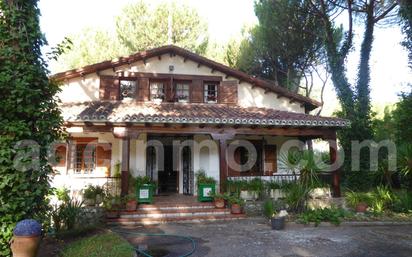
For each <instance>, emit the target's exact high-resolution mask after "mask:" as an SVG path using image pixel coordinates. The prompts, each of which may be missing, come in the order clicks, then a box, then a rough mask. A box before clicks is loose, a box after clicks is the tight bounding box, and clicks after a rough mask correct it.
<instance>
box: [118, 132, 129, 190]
mask: <svg viewBox="0 0 412 257" xmlns="http://www.w3.org/2000/svg"><path fill="white" fill-rule="evenodd" d="M129 161H130V139H129V138H128V137H126V138H123V140H122V174H121V193H120V195H121V196H126V195H127V194H128V193H129V168H130V167H129V166H130V165H129Z"/></svg>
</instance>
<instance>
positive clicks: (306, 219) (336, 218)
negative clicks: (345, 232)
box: [298, 207, 346, 226]
mask: <svg viewBox="0 0 412 257" xmlns="http://www.w3.org/2000/svg"><path fill="white" fill-rule="evenodd" d="M345 216H346V212H345V210H343V209H341V208H336V207H332V208H323V209H314V210H306V211H305V212H303V213H301V214H299V215H298V220H299V221H300V222H302V223H304V224H308V223H315V226H318V225H319V224H320V223H321V222H330V223H332V224H335V225H339V224H340V223H341V221H342V219H343V218H345Z"/></svg>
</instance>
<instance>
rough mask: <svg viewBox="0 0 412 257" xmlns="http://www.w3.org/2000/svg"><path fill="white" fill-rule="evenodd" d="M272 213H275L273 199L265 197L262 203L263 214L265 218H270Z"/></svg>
mask: <svg viewBox="0 0 412 257" xmlns="http://www.w3.org/2000/svg"><path fill="white" fill-rule="evenodd" d="M274 213H275V206H274V204H273V201H272V200H271V199H267V200H266V201H265V202H264V203H263V215H265V217H266V218H268V219H270V218H272V217H273V214H274Z"/></svg>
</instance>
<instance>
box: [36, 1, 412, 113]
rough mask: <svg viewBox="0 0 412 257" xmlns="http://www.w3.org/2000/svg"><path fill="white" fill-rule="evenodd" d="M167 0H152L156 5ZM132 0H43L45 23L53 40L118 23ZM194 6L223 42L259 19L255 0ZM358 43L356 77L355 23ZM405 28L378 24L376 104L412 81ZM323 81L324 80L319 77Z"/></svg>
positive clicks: (351, 70)
mask: <svg viewBox="0 0 412 257" xmlns="http://www.w3.org/2000/svg"><path fill="white" fill-rule="evenodd" d="M162 1H164V0H151V1H150V4H151V5H156V4H158V3H160V2H162ZM130 2H136V1H131V0H40V3H39V7H40V11H41V13H42V16H41V18H40V25H41V29H42V31H43V33H45V35H46V38H47V40H48V42H49V44H50V45H51V46H53V45H56V44H57V43H59V42H61V40H62V39H63V38H64V37H65V36H67V35H69V34H73V33H76V32H79V31H80V30H81V29H82V28H84V27H99V28H104V29H108V30H113V29H114V17H115V16H117V15H119V14H120V12H121V10H122V8H123V7H124V6H125V5H126V4H127V3H130ZM176 2H183V3H185V4H187V5H189V6H191V7H193V8H195V9H196V10H197V11H198V13H199V14H200V16H201V17H202V18H204V19H205V21H206V22H207V23H208V26H209V34H210V38H211V39H212V40H214V41H216V42H218V43H220V44H225V43H226V42H227V41H228V40H229V39H231V38H233V37H236V36H239V35H240V32H241V29H242V27H243V26H244V25H245V24H254V23H257V18H256V16H255V14H254V10H253V0H207V1H199V0H181V1H179V0H177V1H176ZM355 29H356V30H355V35H356V38H355V48H354V50H353V52H352V53H351V55H350V56H349V58H348V62H347V64H348V77H349V78H352V80H353V79H354V78H356V71H357V62H358V51H359V48H360V42H361V39H362V38H361V36H362V29H361V28H360V27H359V26H356V27H355ZM401 40H402V34H401V31H400V29H399V28H398V27H384V26H378V27H377V29H376V30H375V41H374V45H373V52H372V57H371V62H370V64H371V71H372V72H371V77H372V80H371V97H372V102H373V104H374V105H375V106H383V105H386V104H390V103H394V102H396V101H397V99H398V94H399V93H400V92H401V91H405V90H406V89H407V85H408V82H409V83H412V72H411V70H410V69H409V68H408V66H407V61H408V60H407V52H406V51H405V50H404V49H403V48H402V46H400V41H401ZM316 82H317V83H320V82H319V81H316ZM325 99H326V100H327V102H326V104H325V105H326V106H325V111H326V114H331V113H332V112H333V111H334V109H335V108H336V101H337V100H336V96H335V93H334V90H333V86H332V85H331V84H330V83H329V84H328V85H327V87H326V92H325Z"/></svg>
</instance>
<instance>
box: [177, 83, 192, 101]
mask: <svg viewBox="0 0 412 257" xmlns="http://www.w3.org/2000/svg"><path fill="white" fill-rule="evenodd" d="M176 100H177V101H178V102H180V103H187V102H189V84H187V83H177V84H176Z"/></svg>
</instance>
